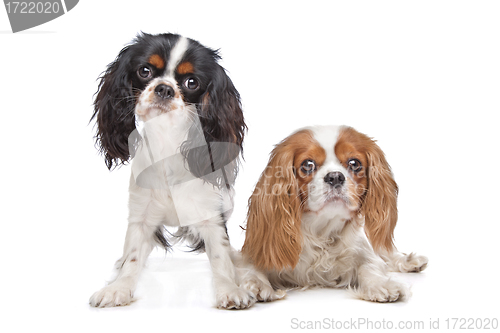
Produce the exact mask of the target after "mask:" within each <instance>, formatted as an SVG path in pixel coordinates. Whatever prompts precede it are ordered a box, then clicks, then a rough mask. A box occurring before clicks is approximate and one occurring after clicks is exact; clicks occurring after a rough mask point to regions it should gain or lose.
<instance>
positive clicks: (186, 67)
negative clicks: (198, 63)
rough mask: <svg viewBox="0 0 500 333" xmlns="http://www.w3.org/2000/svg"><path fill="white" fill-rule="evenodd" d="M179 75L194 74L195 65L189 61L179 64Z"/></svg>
mask: <svg viewBox="0 0 500 333" xmlns="http://www.w3.org/2000/svg"><path fill="white" fill-rule="evenodd" d="M177 73H179V74H189V73H194V67H193V64H192V63H190V62H189V61H185V62H183V63H181V64H179V66H177Z"/></svg>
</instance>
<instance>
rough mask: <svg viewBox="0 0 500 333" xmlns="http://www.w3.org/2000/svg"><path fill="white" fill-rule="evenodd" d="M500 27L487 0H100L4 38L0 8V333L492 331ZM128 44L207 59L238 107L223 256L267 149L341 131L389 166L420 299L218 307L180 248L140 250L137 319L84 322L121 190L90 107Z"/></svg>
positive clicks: (107, 261) (111, 239)
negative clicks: (191, 47)
mask: <svg viewBox="0 0 500 333" xmlns="http://www.w3.org/2000/svg"><path fill="white" fill-rule="evenodd" d="M499 17H500V4H499V3H498V2H496V1H312V0H311V1H300V2H299V1H282V2H281V1H262V2H259V1H251V2H248V3H246V4H243V1H226V2H219V1H149V0H141V1H123V0H121V1H117V0H115V1H109V0H106V1H80V3H79V4H78V5H77V6H76V7H75V8H74V9H73V10H72V11H70V12H69V13H68V14H66V15H65V16H63V17H60V18H58V19H56V20H54V21H52V22H49V23H46V24H44V25H42V26H39V27H35V28H33V29H31V30H28V31H26V32H22V33H17V34H12V33H11V32H10V26H9V23H8V19H7V15H6V13H5V11H4V10H3V9H1V10H0V48H1V52H0V66H1V67H0V69H1V78H0V98H1V99H0V100H1V106H0V112H1V113H2V128H1V131H0V140H1V141H0V142H1V145H0V147H1V163H0V171H1V173H0V174H1V177H2V180H1V183H0V189H1V192H2V200H1V204H0V205H1V212H0V217H1V226H0V228H1V230H0V247H1V252H0V253H1V257H0V262H1V271H0V279H1V284H0V286H1V288H2V290H1V292H0V295H1V301H0V304H1V305H0V306H1V307H2V309H1V313H2V315H1V317H2V320H1V324H0V326H5V327H9V328H8V329H7V330H4V329H2V331H5V332H7V331H8V332H14V331H18V332H21V331H23V332H28V331H30V332H34V331H39V330H42V329H43V330H44V331H47V332H49V331H50V332H106V331H110V330H113V331H117V332H118V331H123V332H147V331H148V330H151V329H155V332H167V331H170V330H173V329H176V331H179V330H181V329H182V331H186V332H193V331H195V330H200V329H208V328H211V329H215V330H217V331H219V330H220V331H223V332H227V331H228V330H234V331H255V330H258V331H264V332H265V331H269V332H283V331H287V330H291V329H292V327H293V325H292V319H293V318H297V320H299V321H323V319H325V318H333V319H334V320H338V321H345V320H350V319H351V318H354V319H357V318H366V319H367V320H371V321H373V322H376V321H379V324H380V322H382V320H386V321H389V320H390V321H393V322H394V325H397V323H398V322H399V321H401V320H404V321H406V320H408V321H411V322H413V321H423V322H424V324H425V325H426V326H425V327H426V328H429V322H430V319H432V320H437V319H440V322H439V324H440V328H441V329H444V328H446V322H445V320H446V318H450V317H459V318H492V317H497V318H498V317H499V311H498V309H499V304H498V298H499V296H500V293H499V288H498V257H499V239H498V234H499V232H500V227H499V223H500V219H499V216H498V206H499V200H498V199H499V195H498V190H499V185H500V184H499V181H498V166H499V162H500V159H499V155H498V143H499V139H498V135H497V131H498V117H497V114H498V111H499V110H500V96H499V91H500V90H499V88H500V60H499V59H500V19H499ZM139 31H144V32H149V33H160V32H176V33H180V34H183V35H185V36H188V37H191V38H194V39H197V40H199V41H200V42H202V43H203V44H204V45H207V46H210V47H212V48H220V49H221V54H222V56H223V58H224V60H223V62H222V65H223V66H224V67H225V68H226V69H227V70H228V71H229V74H230V76H231V78H232V80H233V82H234V84H235V85H236V87H237V88H238V90H239V92H240V94H241V96H242V101H243V105H244V111H245V117H246V122H247V124H248V127H249V132H248V135H247V137H246V141H245V162H244V166H243V168H242V171H241V174H240V177H239V179H238V181H237V188H236V190H237V196H236V210H235V212H234V214H233V217H232V219H231V220H230V221H229V232H230V237H231V241H232V243H233V245H234V247H236V248H240V247H241V245H242V242H243V239H244V234H243V232H242V230H241V228H240V227H239V225H242V224H243V223H244V219H245V213H246V203H247V199H248V197H249V195H250V193H251V191H252V189H253V186H254V184H255V183H256V181H257V179H258V176H259V174H260V173H261V171H262V170H263V168H264V167H265V165H266V162H267V159H268V154H269V152H270V151H271V149H272V147H273V145H274V144H276V143H277V142H278V141H280V140H281V139H283V138H284V137H285V136H286V135H288V134H289V133H290V132H292V131H294V130H295V129H297V128H298V127H302V126H306V125H314V124H347V125H351V126H353V127H355V128H356V129H358V130H360V131H361V132H364V133H367V134H368V135H370V136H372V137H374V138H376V139H377V140H378V143H379V145H380V146H381V147H382V149H383V150H384V151H385V153H386V154H387V158H388V161H389V163H390V164H391V165H392V168H393V170H394V173H395V177H396V180H397V182H398V184H399V187H400V197H399V210H400V220H399V224H398V226H397V228H396V243H397V246H398V248H399V249H400V250H402V251H403V252H412V251H415V252H418V253H420V254H425V255H427V256H428V257H429V259H430V264H429V267H428V269H427V270H426V271H425V272H423V273H422V274H406V275H404V274H398V276H397V278H399V279H402V280H405V281H407V282H408V283H410V284H412V285H413V297H412V298H411V299H410V300H409V301H408V302H406V303H395V304H375V303H369V302H365V301H360V300H356V299H353V298H352V297H351V296H350V294H349V293H348V292H347V291H344V290H332V289H316V290H310V291H304V292H301V291H292V292H289V295H288V296H287V298H286V299H285V300H282V301H279V302H275V303H268V304H265V303H259V304H256V306H254V307H253V308H252V309H250V310H246V311H223V310H217V309H215V308H214V307H213V294H212V293H213V291H212V286H211V277H210V269H209V264H208V261H207V258H206V256H205V255H195V254H185V253H183V252H182V250H184V249H176V251H175V252H174V253H173V254H168V255H165V254H164V253H163V252H162V251H156V252H154V253H153V255H152V257H151V258H150V260H149V262H148V268H147V269H146V270H145V272H144V274H143V275H142V278H141V281H140V285H139V289H138V292H137V294H138V296H139V300H138V301H136V302H135V303H133V304H132V305H131V306H129V307H123V308H114V309H94V308H90V307H89V306H88V298H89V297H90V295H91V294H92V293H93V292H94V291H96V290H97V289H99V288H100V287H102V286H103V285H104V283H105V281H106V279H108V278H109V277H110V273H111V267H112V265H113V263H114V261H115V260H116V259H118V258H119V257H120V255H121V249H122V245H123V240H124V236H125V230H126V218H127V187H128V177H129V174H130V167H122V168H121V169H118V170H115V171H113V172H109V171H108V170H107V169H106V167H105V165H104V162H103V160H102V157H101V156H99V155H98V154H97V151H96V149H95V148H94V142H93V134H94V129H93V126H92V124H89V119H90V116H91V114H92V111H93V110H92V102H93V94H94V93H95V92H96V90H97V80H96V79H97V77H98V76H99V75H100V73H101V72H102V71H103V70H105V68H106V65H107V64H108V63H110V62H111V61H112V60H113V59H114V58H115V56H116V55H117V54H118V52H119V51H120V50H121V48H122V47H123V46H124V45H126V44H127V43H128V42H129V41H130V40H131V39H132V38H133V37H134V36H135V35H136V34H137V33H138V32H139ZM295 322H297V321H295ZM302 324H303V325H305V323H302ZM410 324H411V323H410ZM172 327H173V328H172ZM457 328H458V326H457Z"/></svg>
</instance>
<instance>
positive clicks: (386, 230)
mask: <svg viewBox="0 0 500 333" xmlns="http://www.w3.org/2000/svg"><path fill="white" fill-rule="evenodd" d="M397 195H398V187H397V185H396V182H395V181H394V179H393V175H392V172H391V169H390V166H389V164H388V163H387V161H386V158H385V156H384V153H383V152H382V150H381V149H380V148H379V146H378V145H377V144H376V143H375V142H374V141H373V140H372V139H370V138H369V137H368V136H366V135H364V134H362V133H359V132H358V131H356V130H354V129H353V128H350V127H345V126H341V127H334V126H318V127H309V128H304V129H301V130H298V131H297V132H295V133H293V134H292V135H290V136H289V137H287V138H286V139H284V140H283V141H282V142H280V143H279V144H278V145H277V146H276V148H275V149H274V150H273V151H272V153H271V157H270V159H269V164H268V166H267V168H266V169H265V170H264V172H263V173H262V175H261V177H260V180H259V182H258V183H257V185H256V187H255V190H254V192H253V194H252V196H251V198H250V200H249V210H248V217H247V227H246V239H245V243H244V245H243V248H242V253H243V256H244V258H245V259H246V261H247V262H249V263H251V264H253V265H254V266H255V267H256V268H257V270H258V274H263V275H265V276H266V277H267V278H268V279H269V282H270V283H271V285H272V287H273V288H274V289H276V288H290V287H304V288H307V287H312V286H325V287H348V288H351V289H352V290H353V291H354V293H355V294H356V295H357V296H358V297H359V298H362V299H365V300H370V301H376V302H393V301H396V300H398V299H404V298H405V297H406V296H408V295H409V290H408V288H407V286H406V285H404V284H402V283H400V282H398V281H396V280H394V279H392V278H391V277H390V276H389V273H388V271H399V272H419V271H422V270H423V269H425V268H426V266H427V262H428V259H427V258H426V257H423V256H417V255H414V254H409V255H406V254H403V253H400V252H398V251H397V250H396V247H395V246H394V242H393V231H394V228H395V226H396V222H397V215H398V213H397V205H396V201H397ZM264 282H266V281H264ZM265 284H267V283H265Z"/></svg>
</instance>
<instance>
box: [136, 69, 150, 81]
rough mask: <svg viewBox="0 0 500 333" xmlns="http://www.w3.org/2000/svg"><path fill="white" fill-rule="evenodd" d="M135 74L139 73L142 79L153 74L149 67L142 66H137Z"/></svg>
mask: <svg viewBox="0 0 500 333" xmlns="http://www.w3.org/2000/svg"><path fill="white" fill-rule="evenodd" d="M137 75H139V76H140V77H141V78H143V79H148V78H150V77H151V76H152V75H153V73H152V71H151V69H150V68H149V67H147V66H143V67H141V68H139V70H138V71H137Z"/></svg>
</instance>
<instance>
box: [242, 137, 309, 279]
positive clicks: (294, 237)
mask: <svg viewBox="0 0 500 333" xmlns="http://www.w3.org/2000/svg"><path fill="white" fill-rule="evenodd" d="M293 160H294V149H293V148H292V147H290V145H289V144H288V142H287V139H285V140H284V141H283V142H281V143H280V144H279V145H278V146H276V148H275V149H274V150H273V152H272V153H271V157H270V159H269V163H268V165H267V167H266V169H265V170H264V172H263V173H262V175H261V177H260V179H259V182H258V183H257V185H256V187H255V190H254V192H253V194H252V196H251V197H250V199H249V201H248V204H249V209H248V216H247V225H246V237H245V243H244V245H243V248H242V253H243V255H245V256H246V257H247V258H250V260H251V261H252V262H253V264H254V265H255V266H256V267H257V268H260V269H264V270H276V271H281V270H283V269H285V268H294V267H295V266H296V265H297V263H298V261H299V256H300V252H301V250H302V234H301V229H300V223H301V217H302V213H301V208H300V203H301V201H300V197H299V187H298V182H297V178H296V176H295V172H294V165H293Z"/></svg>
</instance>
